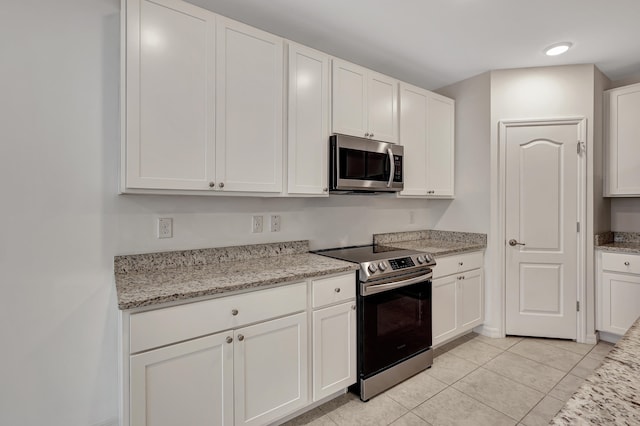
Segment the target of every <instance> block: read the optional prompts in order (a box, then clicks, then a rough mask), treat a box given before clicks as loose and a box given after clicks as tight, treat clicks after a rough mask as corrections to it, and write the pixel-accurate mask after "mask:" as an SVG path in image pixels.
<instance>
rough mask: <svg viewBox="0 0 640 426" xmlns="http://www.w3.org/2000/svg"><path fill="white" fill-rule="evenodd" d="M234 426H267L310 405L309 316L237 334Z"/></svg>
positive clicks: (281, 320)
mask: <svg viewBox="0 0 640 426" xmlns="http://www.w3.org/2000/svg"><path fill="white" fill-rule="evenodd" d="M234 340H235V346H234V384H235V389H234V393H235V424H236V425H258V424H267V423H269V422H271V421H273V420H275V419H276V418H279V417H282V416H285V415H287V414H289V413H292V412H293V411H295V410H297V409H299V408H301V407H303V406H304V405H306V404H307V402H308V389H307V386H308V371H307V355H308V352H307V313H306V312H305V313H301V314H296V315H291V316H288V317H284V318H280V319H276V320H272V321H267V322H264V323H260V324H256V325H253V326H249V327H245V328H241V329H238V330H236V331H235V339H234Z"/></svg>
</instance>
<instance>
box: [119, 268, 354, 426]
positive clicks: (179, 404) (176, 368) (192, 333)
mask: <svg viewBox="0 0 640 426" xmlns="http://www.w3.org/2000/svg"><path fill="white" fill-rule="evenodd" d="M309 302H311V304H309ZM355 313H356V310H355V276H354V273H353V272H348V273H346V274H345V273H342V274H338V275H334V276H328V277H323V278H318V279H312V280H307V281H305V282H300V283H295V284H289V285H287V286H280V287H275V288H271V289H266V290H259V291H254V292H248V293H243V294H237V295H232V296H227V297H221V298H218V299H210V300H204V301H199V302H193V303H187V304H183V305H176V306H169V307H164V308H160V309H155V310H146V311H138V312H136V311H134V312H128V311H124V312H123V313H122V317H121V321H122V331H121V333H122V336H121V337H122V344H123V354H122V361H123V365H122V371H123V390H122V397H123V404H122V408H123V417H122V426H170V425H179V424H184V425H193V426H199V425H207V426H212V425H220V426H229V425H266V424H270V423H273V422H274V421H277V420H278V419H281V418H284V417H286V416H288V415H291V414H293V413H295V412H296V411H298V410H301V409H303V408H304V407H306V406H308V405H309V404H310V403H311V395H310V394H309V392H310V390H312V391H313V399H314V400H319V399H322V398H324V397H326V396H329V395H331V394H334V393H336V392H338V391H340V390H342V389H345V388H346V387H348V386H350V385H351V384H353V383H355V381H356V372H355V370H356V339H355V332H356V319H355V318H356V317H355ZM311 319H312V320H313V324H312V325H310V324H309V322H310V321H311ZM311 330H312V332H313V338H312V339H311V337H310V336H309V332H310V331H311ZM310 340H311V342H310ZM311 363H312V365H311ZM310 379H312V380H313V384H310V383H309V380H310Z"/></svg>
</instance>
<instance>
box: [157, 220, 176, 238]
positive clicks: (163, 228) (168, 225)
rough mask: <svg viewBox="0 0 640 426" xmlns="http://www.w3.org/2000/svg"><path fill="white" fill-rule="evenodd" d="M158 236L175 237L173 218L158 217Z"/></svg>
mask: <svg viewBox="0 0 640 426" xmlns="http://www.w3.org/2000/svg"><path fill="white" fill-rule="evenodd" d="M158 238H173V219H172V218H170V217H161V218H159V219H158Z"/></svg>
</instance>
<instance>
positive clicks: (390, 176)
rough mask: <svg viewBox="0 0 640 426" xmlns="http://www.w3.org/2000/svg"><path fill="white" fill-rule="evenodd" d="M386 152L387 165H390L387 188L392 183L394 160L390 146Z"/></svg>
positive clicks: (394, 170) (394, 172)
mask: <svg viewBox="0 0 640 426" xmlns="http://www.w3.org/2000/svg"><path fill="white" fill-rule="evenodd" d="M371 136H373V135H371ZM387 154H388V155H389V165H390V166H391V171H390V172H389V182H387V188H391V184H392V183H393V177H394V176H395V174H396V162H395V161H394V160H393V152H392V151H391V148H387Z"/></svg>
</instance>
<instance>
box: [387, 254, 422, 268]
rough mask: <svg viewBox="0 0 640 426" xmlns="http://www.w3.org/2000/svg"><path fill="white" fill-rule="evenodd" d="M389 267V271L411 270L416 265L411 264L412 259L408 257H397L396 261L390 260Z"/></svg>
mask: <svg viewBox="0 0 640 426" xmlns="http://www.w3.org/2000/svg"><path fill="white" fill-rule="evenodd" d="M389 265H391V269H393V270H394V271H395V270H397V269H405V268H412V267H414V266H416V264H415V263H413V259H412V258H410V257H399V258H397V259H390V260H389Z"/></svg>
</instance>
